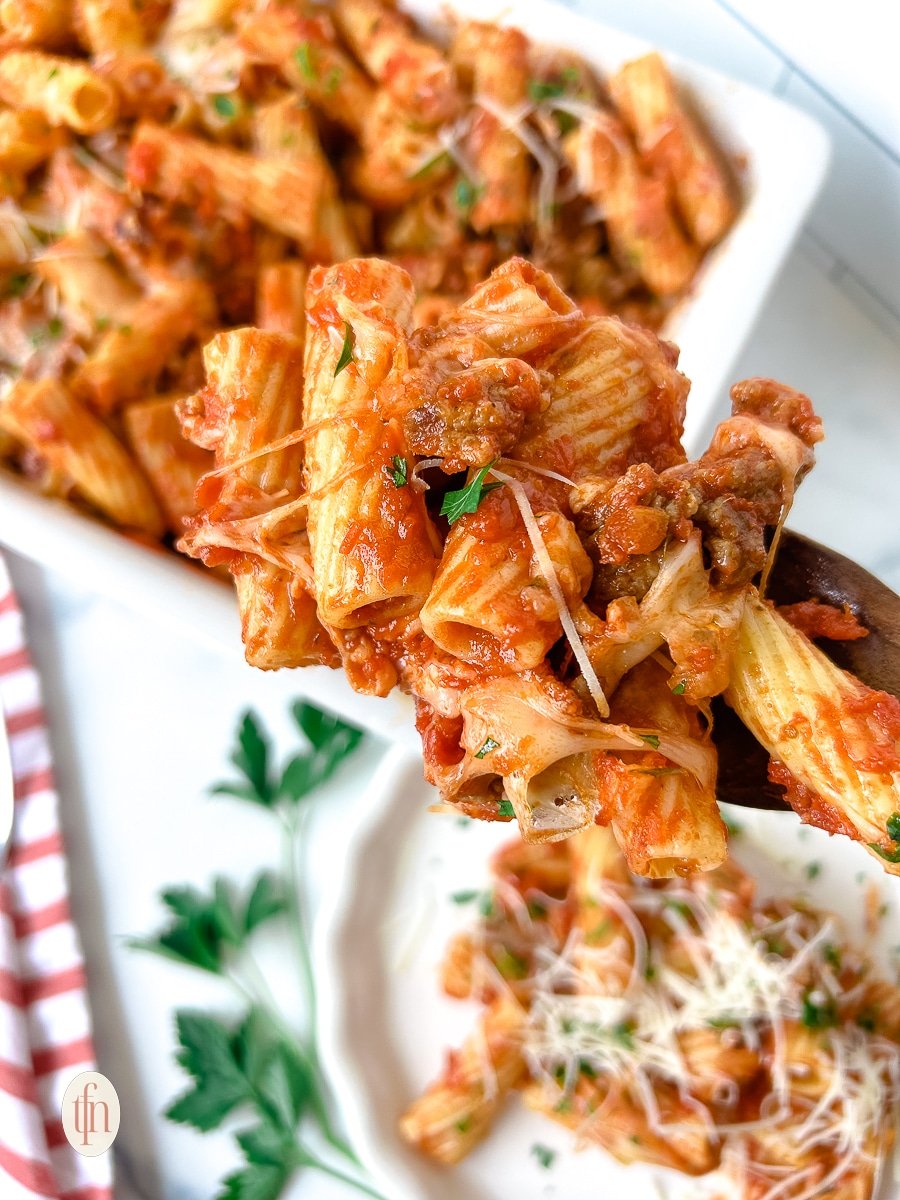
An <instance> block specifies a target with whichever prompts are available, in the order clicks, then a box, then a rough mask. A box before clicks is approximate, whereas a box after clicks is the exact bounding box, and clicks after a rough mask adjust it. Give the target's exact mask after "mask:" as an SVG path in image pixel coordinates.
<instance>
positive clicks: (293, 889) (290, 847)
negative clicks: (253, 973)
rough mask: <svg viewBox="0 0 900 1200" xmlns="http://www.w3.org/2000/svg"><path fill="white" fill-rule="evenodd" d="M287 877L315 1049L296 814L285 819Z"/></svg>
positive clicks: (301, 828)
mask: <svg viewBox="0 0 900 1200" xmlns="http://www.w3.org/2000/svg"><path fill="white" fill-rule="evenodd" d="M283 824H284V830H285V838H284V874H285V878H286V879H287V906H288V907H287V919H288V922H289V923H290V926H291V932H292V934H293V936H294V945H295V948H296V950H297V959H298V961H299V965H300V972H301V977H302V983H303V990H304V992H305V993H306V1010H307V1016H308V1021H309V1029H310V1031H311V1035H312V1036H311V1038H310V1042H311V1044H312V1046H313V1047H315V1034H316V1030H317V1029H318V1011H317V1004H316V983H315V979H314V977H313V968H312V959H311V957H310V953H309V942H308V940H307V922H306V915H305V913H304V911H303V901H302V899H301V897H302V896H303V891H302V888H303V880H302V878H301V871H300V847H301V846H302V845H303V837H302V835H303V834H304V833H305V832H306V830H305V828H304V826H305V824H306V823H305V822H304V821H303V819H302V818H301V817H300V816H298V815H296V814H294V815H292V816H289V817H285V818H284V821H283ZM311 1057H312V1059H313V1061H314V1062H316V1063H318V1054H317V1053H316V1051H315V1049H313V1052H312V1055H311Z"/></svg>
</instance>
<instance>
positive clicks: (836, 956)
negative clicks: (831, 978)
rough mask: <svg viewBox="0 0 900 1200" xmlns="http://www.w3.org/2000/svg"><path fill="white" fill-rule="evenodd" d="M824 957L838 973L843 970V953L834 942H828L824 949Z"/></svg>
mask: <svg viewBox="0 0 900 1200" xmlns="http://www.w3.org/2000/svg"><path fill="white" fill-rule="evenodd" d="M822 957H823V958H824V959H825V961H826V962H827V963H828V965H829V966H830V967H834V969H835V970H836V971H839V970H840V969H841V952H840V950H839V949H838V947H837V946H835V945H834V943H833V942H826V943H825V945H824V946H823V947H822Z"/></svg>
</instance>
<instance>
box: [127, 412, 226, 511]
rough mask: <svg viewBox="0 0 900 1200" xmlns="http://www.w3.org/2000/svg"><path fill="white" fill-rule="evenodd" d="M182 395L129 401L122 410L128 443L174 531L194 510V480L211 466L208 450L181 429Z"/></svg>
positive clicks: (195, 503)
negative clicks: (190, 438) (131, 402)
mask: <svg viewBox="0 0 900 1200" xmlns="http://www.w3.org/2000/svg"><path fill="white" fill-rule="evenodd" d="M180 399H183V397H181V396H157V397H154V399H152V400H139V401H137V402H136V403H134V404H129V405H128V407H127V408H126V409H125V411H124V414H123V420H124V424H125V432H126V435H127V438H128V444H129V446H130V447H131V452H132V454H133V455H134V457H135V459H136V461H137V462H138V463H139V464H140V466H141V468H142V469H143V472H144V474H145V475H146V477H147V479H149V480H150V483H151V485H152V487H153V490H154V492H155V493H156V496H157V499H158V500H159V503H160V507H161V508H162V510H163V512H164V513H165V515H166V519H167V521H168V525H169V529H170V531H171V532H172V533H174V534H181V533H182V532H183V531H184V526H185V522H186V521H187V519H188V518H189V517H192V516H193V515H194V514H195V513H196V511H197V500H196V497H195V492H196V489H197V484H198V483H199V481H200V478H201V476H203V475H204V474H205V473H206V472H207V471H209V470H210V469H211V468H212V466H213V461H212V455H211V454H210V453H209V451H208V450H203V449H201V447H199V446H195V445H194V443H193V442H189V441H188V439H187V438H186V437H185V436H184V435H183V433H182V432H181V423H180V422H179V420H178V416H177V414H176V411H175V409H176V405H177V403H178V401H179V400H180Z"/></svg>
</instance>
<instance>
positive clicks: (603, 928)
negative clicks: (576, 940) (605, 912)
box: [584, 917, 612, 942]
mask: <svg viewBox="0 0 900 1200" xmlns="http://www.w3.org/2000/svg"><path fill="white" fill-rule="evenodd" d="M610 929H612V921H611V920H610V919H609V917H607V918H606V919H605V920H603V921H600V922H599V923H598V924H597V925H595V926H594V928H593V929H589V930H588V931H587V933H586V934H585V935H584V940H585V941H586V942H599V941H600V939H601V938H604V937H606V935H607V934H608V933H609V931H610Z"/></svg>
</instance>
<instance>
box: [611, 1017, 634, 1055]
mask: <svg viewBox="0 0 900 1200" xmlns="http://www.w3.org/2000/svg"><path fill="white" fill-rule="evenodd" d="M612 1035H613V1039H614V1041H617V1042H618V1043H619V1045H620V1046H624V1047H625V1049H626V1050H633V1049H634V1029H633V1028H632V1026H631V1025H629V1024H628V1022H627V1021H620V1022H619V1024H618V1025H614V1026H613V1030H612Z"/></svg>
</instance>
